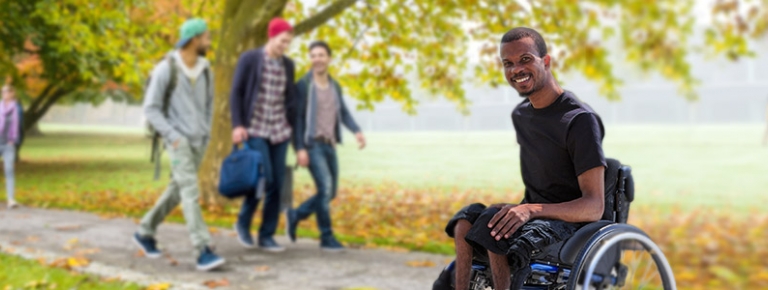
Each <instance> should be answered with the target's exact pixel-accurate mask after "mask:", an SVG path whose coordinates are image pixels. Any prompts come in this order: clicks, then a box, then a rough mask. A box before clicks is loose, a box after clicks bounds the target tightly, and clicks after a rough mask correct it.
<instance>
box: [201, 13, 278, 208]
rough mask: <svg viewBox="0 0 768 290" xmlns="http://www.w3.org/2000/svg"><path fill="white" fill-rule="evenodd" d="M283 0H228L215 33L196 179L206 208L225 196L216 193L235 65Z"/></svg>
mask: <svg viewBox="0 0 768 290" xmlns="http://www.w3.org/2000/svg"><path fill="white" fill-rule="evenodd" d="M286 2H287V0H279V1H246V0H228V1H227V3H226V6H225V10H224V11H225V12H224V13H225V15H224V17H223V23H222V26H221V33H220V34H219V35H218V39H216V41H218V49H217V51H216V61H215V63H214V68H213V71H214V74H215V75H214V79H215V84H214V86H215V97H214V100H213V104H214V108H213V123H212V124H211V142H210V144H209V145H208V150H207V152H206V154H205V158H204V159H203V163H202V164H201V166H200V172H199V179H200V189H201V191H202V197H203V198H202V200H203V202H204V203H205V204H206V205H208V207H209V208H211V207H212V208H219V207H220V206H221V205H223V204H224V202H225V201H226V199H223V198H221V197H220V196H219V195H218V194H217V191H218V190H217V188H216V187H217V186H216V185H217V184H218V180H219V169H220V168H221V162H222V161H223V160H224V158H225V157H226V156H227V155H228V154H229V153H230V152H231V150H232V122H231V119H230V112H229V92H230V86H231V84H232V78H233V77H234V73H235V66H236V64H237V59H238V58H239V56H240V54H241V53H243V52H244V51H246V50H249V49H253V48H257V47H259V46H262V45H263V44H264V43H265V42H266V40H267V25H268V24H269V21H270V20H271V19H272V18H273V17H275V16H278V15H280V14H281V13H282V11H283V8H284V7H285V5H286Z"/></svg>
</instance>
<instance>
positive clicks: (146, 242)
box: [133, 233, 163, 259]
mask: <svg viewBox="0 0 768 290" xmlns="http://www.w3.org/2000/svg"><path fill="white" fill-rule="evenodd" d="M133 243H134V244H136V246H139V249H141V251H142V252H143V253H144V256H146V257H147V258H152V259H155V258H160V256H162V255H163V254H162V253H161V252H160V250H158V249H157V242H156V241H155V239H154V238H153V237H142V236H140V235H139V233H134V234H133Z"/></svg>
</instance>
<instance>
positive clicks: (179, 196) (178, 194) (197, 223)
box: [139, 138, 211, 257]
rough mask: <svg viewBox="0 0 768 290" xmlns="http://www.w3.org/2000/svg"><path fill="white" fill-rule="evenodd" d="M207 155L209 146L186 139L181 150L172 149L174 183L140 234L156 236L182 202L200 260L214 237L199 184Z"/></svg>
mask: <svg viewBox="0 0 768 290" xmlns="http://www.w3.org/2000/svg"><path fill="white" fill-rule="evenodd" d="M204 154H205V147H202V148H196V147H193V146H190V145H189V142H188V141H187V140H186V139H184V138H182V139H181V140H179V145H178V147H177V148H175V149H174V148H173V147H172V146H169V147H168V155H169V157H170V158H171V175H172V178H171V183H170V184H169V185H168V188H167V189H166V190H165V192H163V195H162V196H160V199H158V200H157V203H155V206H154V207H153V208H152V209H151V210H150V211H149V212H147V214H146V215H144V218H142V219H141V223H140V224H139V235H142V236H154V235H155V232H156V231H157V227H158V226H159V225H160V223H162V222H163V219H165V217H166V216H167V215H168V214H169V213H170V212H171V211H172V210H173V209H174V208H176V206H177V205H179V203H181V209H182V211H183V212H184V220H185V221H186V223H187V230H189V236H190V239H192V245H193V246H194V248H195V251H194V253H193V255H194V256H195V257H197V256H198V255H199V254H200V251H201V250H202V249H203V248H204V247H206V246H208V245H209V244H210V242H211V235H210V233H209V232H208V227H207V226H206V225H205V222H204V221H203V214H202V212H201V209H200V204H199V203H198V200H199V199H200V190H199V188H198V183H197V171H198V168H200V163H201V162H202V160H203V155H204Z"/></svg>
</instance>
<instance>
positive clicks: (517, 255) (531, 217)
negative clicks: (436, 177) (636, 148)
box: [433, 27, 668, 290]
mask: <svg viewBox="0 0 768 290" xmlns="http://www.w3.org/2000/svg"><path fill="white" fill-rule="evenodd" d="M499 53H500V57H501V62H502V64H503V67H504V76H505V78H506V79H507V81H508V82H509V84H510V85H511V86H512V87H513V88H514V89H515V90H517V92H518V93H519V94H520V96H521V97H523V98H525V99H524V100H523V101H522V102H521V103H520V104H519V105H518V106H517V107H516V108H515V109H514V110H513V112H512V123H513V124H514V128H515V132H516V134H517V142H518V143H519V145H520V163H521V164H520V165H521V171H522V177H523V182H524V184H525V196H524V199H523V200H522V201H521V202H520V203H519V204H494V205H491V206H487V207H486V206H485V205H483V204H472V205H469V206H467V207H465V208H463V209H461V210H460V211H459V212H458V213H456V215H455V216H454V217H453V218H452V219H451V220H450V221H449V222H448V225H447V226H446V229H445V230H446V233H447V234H448V235H449V236H450V237H452V238H454V240H455V246H456V260H455V262H454V263H451V264H450V265H449V266H448V267H446V269H445V270H444V271H443V272H442V273H441V275H440V277H439V278H438V280H437V281H436V282H435V283H434V285H433V289H461V290H464V289H485V287H486V286H488V287H491V286H492V287H493V288H494V289H566V286H565V284H566V283H567V282H566V280H567V278H568V275H569V274H570V270H568V269H565V270H563V269H560V268H558V267H557V266H560V265H561V264H562V265H567V266H573V264H575V262H574V260H576V259H577V258H576V256H578V254H579V252H580V251H581V250H582V249H583V248H584V247H585V245H586V244H588V243H587V240H589V238H590V237H592V236H594V235H595V233H596V232H599V231H600V230H603V229H606V228H607V227H606V226H607V225H609V224H616V223H622V222H626V215H627V213H628V211H629V208H628V204H629V202H630V201H631V199H632V197H629V198H627V196H631V195H632V193H631V192H629V193H627V192H625V191H624V189H625V188H627V186H626V185H625V184H626V183H627V182H630V183H631V180H629V181H627V178H630V179H631V177H630V176H629V174H628V173H629V168H628V167H621V166H620V164H619V163H618V161H615V160H610V159H609V160H608V162H606V158H605V157H604V155H603V149H602V139H603V137H604V135H605V130H604V128H603V124H602V121H601V119H600V116H598V115H597V113H595V112H594V111H593V110H592V108H590V107H589V106H588V105H587V104H585V103H583V102H581V101H579V99H577V97H576V96H575V95H574V94H573V93H571V92H569V91H566V90H564V89H562V88H561V87H560V86H559V85H558V83H557V81H556V80H555V78H554V77H553V75H552V71H551V65H552V59H551V57H550V56H549V55H548V54H547V45H546V43H545V42H544V39H543V38H542V37H541V35H540V34H539V33H538V32H536V31H535V30H533V29H530V28H524V27H518V28H514V29H512V30H510V31H509V32H507V33H506V34H504V36H503V37H502V39H501V46H500V49H499ZM606 168H608V169H607V171H606ZM622 170H623V171H622ZM621 172H625V173H624V175H625V176H624V177H623V179H621V178H619V177H618V176H619V175H622V173H621ZM606 180H607V181H606ZM618 181H621V182H622V185H621V187H622V190H621V192H620V194H621V195H622V197H621V200H614V198H616V196H618V195H615V194H614V193H616V192H618V191H617V190H616V189H617V188H618V186H617V184H616V183H617V182H618ZM606 182H608V183H610V184H606ZM606 187H608V188H609V190H608V191H606ZM629 187H631V184H630V185H629ZM630 191H631V190H630ZM606 192H609V194H606ZM606 196H608V198H609V199H610V200H606ZM606 201H608V206H610V207H611V208H606ZM618 202H623V204H621V205H619V204H617V203H618ZM619 207H621V208H619ZM601 219H603V220H608V221H601V223H602V224H601V223H596V222H597V221H598V220H601ZM585 225H589V226H585ZM590 226H591V228H592V229H585V231H586V232H588V233H587V234H582V235H583V236H584V237H580V238H578V239H579V240H580V241H578V242H573V243H571V244H568V243H567V242H564V241H566V240H568V239H571V238H572V237H574V234H576V233H577V231H578V232H582V231H581V230H580V229H582V228H588V227H590ZM622 226H627V227H631V226H629V225H622ZM633 229H634V228H633ZM633 229H629V230H622V231H624V232H626V231H630V232H638V233H640V234H639V235H641V236H644V237H645V235H644V234H642V232H641V231H639V230H633ZM609 232H610V233H615V232H617V231H616V230H615V229H614V230H613V231H609ZM603 236H605V234H603ZM641 238H642V237H641ZM575 239H576V238H574V239H573V240H575ZM564 244H566V245H564ZM593 244H594V243H593ZM645 244H648V243H644V244H642V245H643V246H645ZM650 244H652V242H651V243H650ZM590 245H592V244H590ZM652 246H653V247H655V245H652ZM552 247H556V248H557V249H556V250H555V253H554V254H548V252H551V251H548V250H547V249H550V248H552ZM567 247H570V248H573V249H571V250H567V249H565V248H567ZM595 247H598V246H595ZM595 247H592V248H595ZM613 248H614V249H616V246H614V247H613ZM561 249H562V250H563V251H565V252H568V253H566V254H561V253H562V251H560V250H561ZM590 253H594V252H590ZM581 254H582V255H581V256H586V254H585V253H581ZM547 255H549V256H550V258H551V259H549V260H547V261H545V262H543V264H535V263H534V264H532V261H534V260H535V261H538V259H539V258H541V257H542V256H547ZM601 255H603V257H602V258H599V257H598V259H603V260H605V259H606V256H605V254H601ZM565 256H570V257H565ZM552 257H554V258H552ZM662 258H663V255H662ZM609 259H613V260H611V262H610V263H609V266H608V267H607V269H606V270H605V271H604V273H607V274H605V275H604V276H605V277H609V276H610V277H613V278H611V279H610V281H609V282H602V281H601V283H603V285H613V286H616V285H619V284H621V286H623V283H624V280H625V279H624V278H625V276H626V269H625V268H626V267H625V266H623V265H620V263H618V262H617V261H616V259H618V256H616V255H614V256H612V257H610V258H609ZM654 259H656V257H654ZM578 260H585V259H578ZM478 261H480V262H478ZM664 263H666V261H664ZM568 264H571V265H568ZM581 264H585V265H586V263H581ZM604 264H605V263H604ZM532 265H533V266H535V267H533V266H532ZM487 266H490V271H489V270H487ZM622 267H623V268H622ZM667 268H668V266H667ZM483 272H484V273H486V274H488V272H490V274H491V275H490V276H492V280H491V279H490V277H485V278H484V277H481V276H482V274H483ZM548 273H549V274H548ZM534 274H536V275H534ZM543 275H550V276H548V277H544V276H543ZM611 275H612V276H611ZM595 277H598V278H599V277H603V276H597V275H595V276H594V277H593V278H591V279H597V278H595ZM582 278H583V277H582ZM605 280H606V281H608V280H609V279H605ZM529 282H533V283H534V285H544V287H539V288H527V287H528V285H529ZM558 283H559V284H558ZM611 283H612V284H611ZM558 285H559V286H558ZM568 285H571V286H569V288H568V289H575V286H573V285H575V281H573V282H572V283H571V284H568ZM665 285H666V284H665ZM470 287H472V288H470ZM590 287H591V286H590ZM596 288H603V287H596ZM605 288H608V287H605Z"/></svg>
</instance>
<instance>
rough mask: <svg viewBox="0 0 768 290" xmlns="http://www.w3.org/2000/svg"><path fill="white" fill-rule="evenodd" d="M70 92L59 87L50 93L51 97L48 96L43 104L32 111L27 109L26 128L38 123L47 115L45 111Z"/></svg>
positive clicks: (25, 115)
mask: <svg viewBox="0 0 768 290" xmlns="http://www.w3.org/2000/svg"><path fill="white" fill-rule="evenodd" d="M67 93H68V92H67V91H65V90H63V89H57V90H56V91H54V92H53V94H51V95H50V97H48V98H46V99H45V100H44V101H43V105H42V106H41V107H40V108H39V109H37V110H35V111H30V110H27V112H26V113H25V114H24V130H25V131H26V130H29V128H32V127H34V126H35V124H37V121H40V119H42V117H43V116H45V113H47V112H48V109H50V108H51V107H52V106H53V105H54V104H56V102H57V101H58V100H60V99H61V98H62V97H64V96H65V95H66V94H67Z"/></svg>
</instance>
